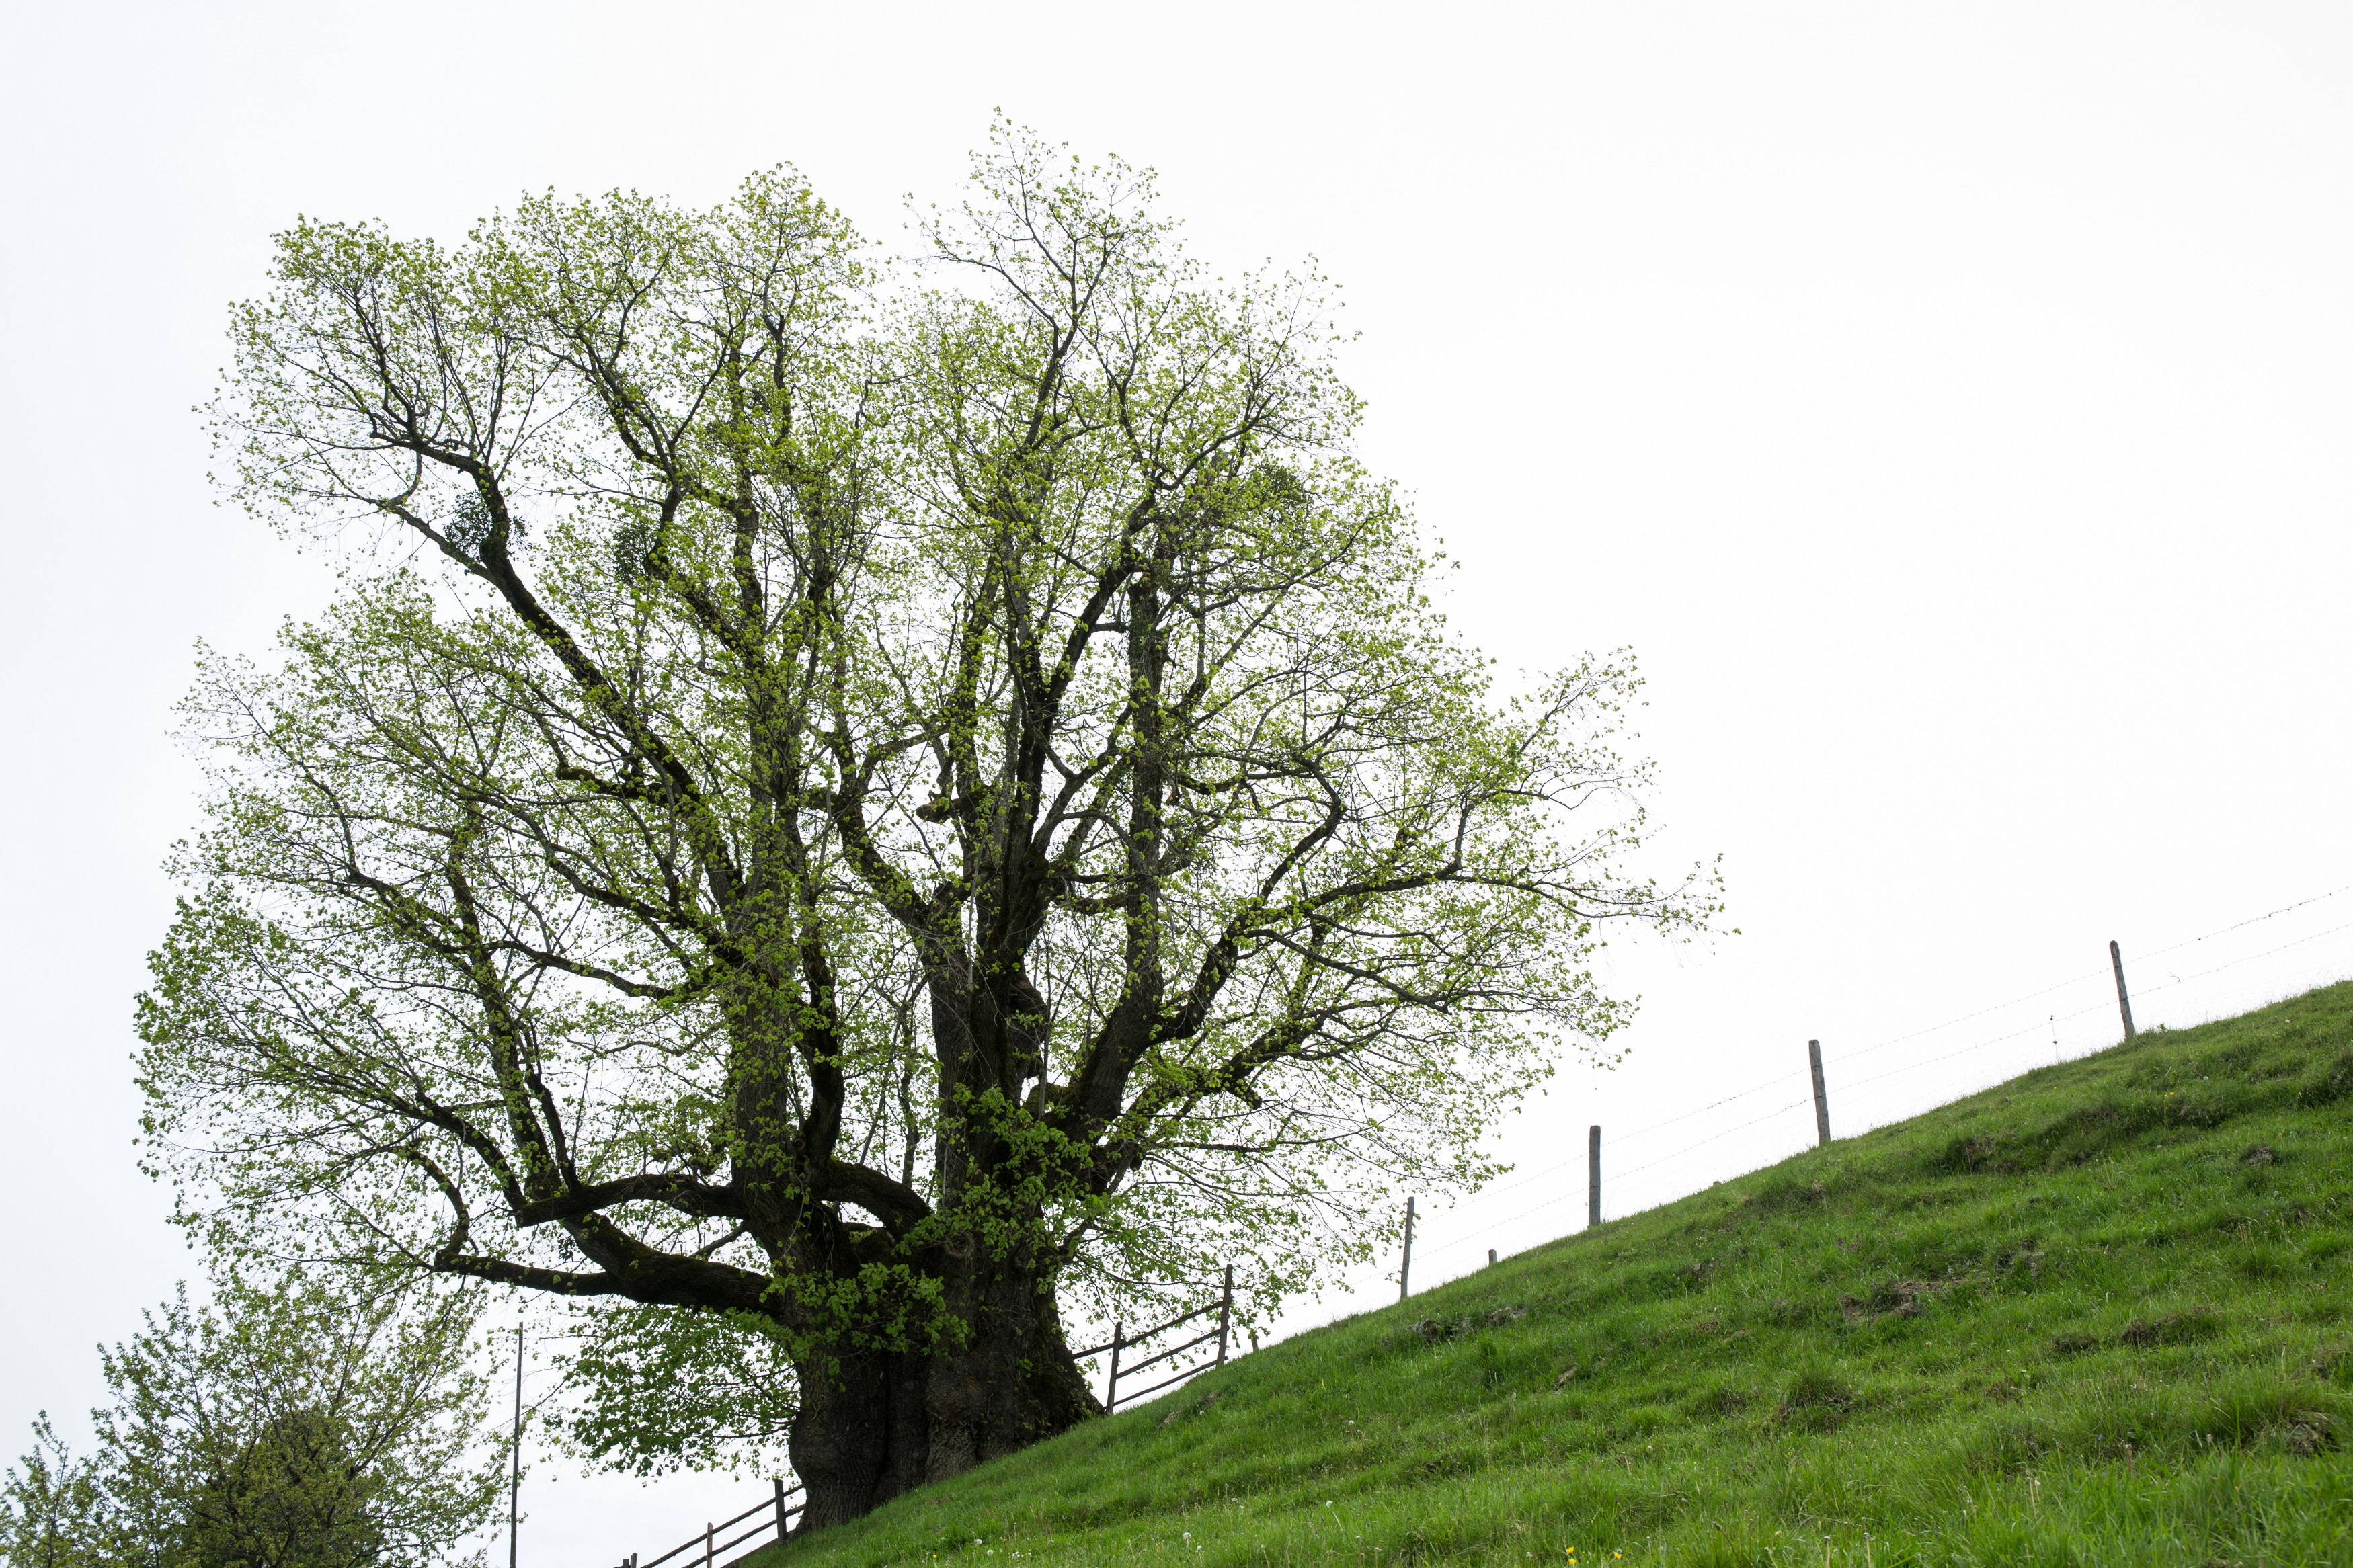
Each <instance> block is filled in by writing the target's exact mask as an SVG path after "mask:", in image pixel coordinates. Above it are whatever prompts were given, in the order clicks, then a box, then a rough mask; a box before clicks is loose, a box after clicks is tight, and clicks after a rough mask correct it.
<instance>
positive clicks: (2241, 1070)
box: [760, 984, 2353, 1568]
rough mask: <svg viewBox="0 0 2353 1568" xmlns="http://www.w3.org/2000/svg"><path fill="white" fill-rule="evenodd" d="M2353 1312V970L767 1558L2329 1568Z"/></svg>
mask: <svg viewBox="0 0 2353 1568" xmlns="http://www.w3.org/2000/svg"><path fill="white" fill-rule="evenodd" d="M2261 1151H2269V1152H2270V1154H2269V1156H2268V1157H2267V1156H2266V1155H2265V1154H2264V1153H2263V1152H2261ZM2349 1316H2353V984H2341V985H2337V986H2333V987H2330V988H2328V989H2327V990H2323V991H2318V992H2315V993H2313V994H2310V995H2307V996H2303V997H2299V998H2297V999H2295V1000H2294V1001H2292V1002H2286V1003H2283V1004H2281V1005H2277V1006H2274V1007H2271V1008H2267V1009H2265V1010H2263V1011H2262V1012H2259V1013H2254V1014H2251V1015H2249V1016H2245V1017H2243V1018H2236V1019H2231V1020H2228V1021H2225V1022H2222V1023H2218V1024H2211V1025H2208V1026H2203V1027H2200V1028H2197V1029H2190V1030H2185V1031H2181V1032H2178V1033H2164V1032H2160V1033H2158V1034H2154V1035H2145V1036H2143V1037H2140V1039H2138V1040H2137V1041H2136V1042H2134V1043H2133V1044H2131V1045H2129V1046H2125V1047H2118V1048H2116V1049H2113V1050H2110V1051H2106V1052H2104V1053H2103V1054H2101V1055H2099V1056H2096V1057H2092V1058H2086V1059H2084V1060H2082V1061H2077V1062H2072V1063H2069V1064H2067V1065H2065V1066H2063V1067H2052V1068H2042V1069H2040V1070H2038V1071H2035V1072H2031V1073H2029V1074H2027V1075H2026V1076H2025V1077H2023V1078H2021V1079H2014V1080H2012V1081H2010V1082H2009V1083H2006V1084H2002V1085H2000V1087H1998V1088H1995V1089H1989V1090H1988V1091H1987V1092H1985V1093H1983V1094H1979V1095H1978V1096H1976V1097H1974V1098H1972V1099H1969V1100H1962V1101H1959V1102H1957V1103H1956V1104H1953V1105H1948V1106H1946V1107H1944V1108H1943V1109H1941V1110H1936V1111H1933V1112H1931V1113H1929V1114H1928V1115H1926V1116H1923V1117H1920V1118H1918V1119H1916V1120H1915V1121H1909V1122H1906V1123H1904V1124H1903V1125H1901V1126H1896V1127H1890V1128H1884V1129H1882V1130H1881V1131H1877V1132H1873V1133H1871V1134H1869V1135H1867V1136H1865V1137H1862V1138H1856V1139H1852V1140H1850V1141H1847V1142H1840V1143H1837V1144H1834V1145H1832V1146H1831V1148H1829V1149H1827V1150H1820V1151H1816V1152H1810V1153H1807V1154H1802V1155H1799V1156H1798V1157H1797V1158H1795V1159H1791V1160H1788V1161H1785V1162H1784V1163H1781V1164H1779V1165H1777V1166H1774V1167H1772V1168H1770V1169H1768V1170H1765V1171H1760V1172H1757V1173H1755V1174H1753V1175H1749V1176H1746V1177H1742V1178H1741V1179H1739V1180H1737V1181H1732V1182H1726V1183H1724V1184H1721V1185H1719V1186H1715V1187H1711V1188H1709V1189H1708V1190H1707V1191H1705V1192H1703V1193H1698V1194H1694V1195H1693V1196H1691V1197H1689V1198H1686V1199H1684V1200H1683V1201H1682V1202H1680V1203H1676V1204H1671V1205H1667V1206H1665V1207H1663V1208H1659V1209H1654V1210H1652V1211H1651V1212H1650V1213H1647V1214H1642V1215H1635V1216H1634V1217H1632V1218H1630V1219H1624V1220H1618V1221H1614V1222H1612V1223H1610V1224H1609V1225H1605V1226H1601V1227H1600V1228H1599V1229H1598V1230H1593V1231H1588V1232H1584V1233H1582V1234H1579V1235H1577V1236H1574V1237H1567V1238H1564V1239H1562V1240H1560V1241H1556V1242H1553V1243H1551V1244H1549V1245H1548V1246H1546V1247H1538V1248H1536V1249H1535V1251H1532V1252H1528V1253H1525V1254H1522V1255H1521V1256H1519V1257H1517V1258H1507V1259H1505V1260H1504V1262H1503V1263H1502V1264H1500V1265H1498V1266H1496V1267H1494V1268H1488V1269H1484V1270H1482V1271H1481V1272H1480V1273H1478V1274H1475V1275H1473V1276H1472V1277H1470V1278H1468V1279H1461V1280H1457V1281H1455V1282H1454V1283H1452V1284H1450V1285H1447V1286H1444V1287H1441V1288H1440V1289H1434V1290H1431V1291H1429V1292H1427V1293H1426V1294H1423V1295H1420V1296H1417V1297H1416V1298H1414V1300H1412V1301H1410V1302H1409V1303H1407V1304H1405V1305H1403V1306H1400V1307H1396V1308H1392V1309H1389V1310H1384V1311H1379V1312H1373V1313H1368V1314H1366V1315H1364V1316H1361V1317H1357V1318H1352V1319H1349V1320H1347V1321H1343V1322H1340V1323H1336V1324H1334V1325H1333V1326H1331V1327H1330V1328H1327V1329H1324V1330H1320V1331H1315V1332H1314V1333H1309V1334H1304V1335H1302V1336H1300V1337H1299V1338H1297V1339H1293V1340H1290V1341H1287V1342H1283V1343H1282V1344H1279V1345H1274V1346H1271V1347H1270V1348H1269V1349H1267V1350H1265V1351H1263V1352H1259V1353H1257V1354H1254V1355H1250V1356H1247V1357H1244V1358H1242V1359H1241V1360H1240V1361H1238V1362H1236V1363H1232V1364H1230V1365H1229V1366H1227V1367H1225V1368H1224V1369H1222V1370H1220V1371H1218V1372H1215V1373H1210V1374H1208V1375H1207V1376H1205V1377H1202V1378H1200V1379H1198V1380H1197V1381H1196V1382H1195V1383H1193V1384H1190V1385H1189V1386H1187V1388H1186V1389H1184V1390H1182V1391H1181V1392H1179V1393H1178V1394H1176V1395H1174V1396H1172V1397H1170V1398H1167V1399H1165V1400H1162V1401H1159V1402H1157V1403H1155V1404H1153V1405H1147V1406H1145V1407H1144V1408H1142V1409H1139V1410H1136V1411H1133V1412H1129V1413H1123V1414H1122V1415H1117V1416H1115V1417H1113V1418H1111V1419H1108V1420H1103V1421H1097V1422H1092V1423H1090V1424H1089V1425H1087V1426H1084V1427H1082V1428H1080V1429H1078V1430H1076V1431H1073V1432H1071V1433H1069V1434H1067V1435H1066V1436H1062V1437H1060V1438H1058V1439H1056V1440H1055V1441H1053V1442H1050V1443H1045V1444H1040V1445H1039V1447H1035V1448H1032V1449H1030V1450H1029V1451H1027V1452H1025V1453H1022V1454H1019V1455H1017V1456H1015V1457H1014V1458H1010V1459H1007V1460H1002V1461H999V1462H997V1463H995V1464H991V1465H988V1466H986V1467H984V1468H981V1469H979V1470H976V1471H974V1472H973V1473H971V1474H969V1475H966V1476H964V1477H961V1478H959V1479H956V1480H955V1481H952V1482H948V1483H944V1484H942V1485H939V1486H935V1487H931V1488H927V1489H924V1490H923V1491H922V1492H919V1493H916V1494H914V1495H912V1496H910V1497H907V1498H903V1499H901V1500H898V1501H897V1502H895V1503H893V1504H892V1505H891V1506H889V1507H887V1508H884V1509H882V1510H879V1511H878V1512H877V1513H876V1514H874V1515H873V1516H872V1517H871V1518H870V1519H868V1520H866V1521H861V1522H860V1523H859V1524H858V1525H855V1526H852V1527H849V1528H845V1529H842V1530H840V1531H835V1532H832V1533H830V1534H828V1535H824V1536H819V1537H815V1538H812V1539H810V1540H808V1541H806V1542H794V1543H791V1544H789V1545H787V1546H785V1547H781V1548H777V1549H775V1551H774V1552H772V1553H770V1554H769V1555H767V1556H766V1557H765V1558H763V1559H762V1560H760V1568H786V1564H790V1565H791V1568H810V1565H824V1568H837V1565H839V1568H848V1565H849V1564H870V1563H871V1564H880V1563H929V1562H931V1561H933V1560H934V1557H937V1558H939V1559H941V1560H943V1561H944V1560H951V1559H962V1560H964V1561H965V1563H968V1564H969V1568H979V1565H980V1564H981V1563H985V1562H987V1561H989V1560H990V1558H991V1557H992V1556H993V1557H995V1558H997V1559H1002V1560H1005V1561H1007V1562H1008V1563H1009V1562H1010V1561H1011V1560H1012V1559H1013V1558H1014V1557H1016V1556H1018V1558H1020V1559H1021V1560H1022V1561H1023V1562H1025V1563H1028V1562H1035V1563H1196V1564H1226V1563H1232V1564H1242V1563H1255V1564H1268V1563H1294V1562H1297V1563H1324V1562H1340V1563H1357V1562H1365V1563H1375V1562H1377V1563H1398V1562H1408V1561H1424V1562H1446V1563H1526V1562H1530V1561H1549V1562H1552V1563H1567V1562H1570V1561H1575V1562H1577V1563H1588V1564H1599V1565H1605V1568H1606V1565H1609V1564H1613V1563H1627V1564H1631V1563H1725V1564H1728V1563H1856V1564H1863V1563H1871V1564H1876V1565H1879V1568H1887V1565H1890V1564H1898V1563H2001V1564H2013V1563H2019V1564H2022V1563H2084V1564H2094V1563H2096V1564H2102V1565H2107V1564H2125V1563H2188V1564H2207V1563H2214V1564H2223V1563H2249V1564H2253V1563H2353V1353H2348V1352H2353V1321H2348V1317H2349ZM1570 1369H1574V1375H1570V1376H1567V1377H1566V1380H1565V1381H1564V1374H1565V1373H1568V1372H1569V1371H1570ZM2340 1439H2341V1441H2342V1443H2343V1445H2344V1446H2343V1447H2340V1446H2339V1443H2340ZM1621 1553H1622V1555H1620V1554H1621Z"/></svg>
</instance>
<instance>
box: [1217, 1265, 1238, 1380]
mask: <svg viewBox="0 0 2353 1568" xmlns="http://www.w3.org/2000/svg"><path fill="white" fill-rule="evenodd" d="M1233 1317H1234V1266H1233V1265H1232V1264H1230V1263H1229V1264H1227V1265H1226V1293H1225V1294H1224V1295H1222V1296H1220V1297H1219V1298H1218V1364H1219V1366H1223V1365H1225V1364H1226V1325H1227V1324H1228V1323H1229V1322H1231V1321H1233Z"/></svg>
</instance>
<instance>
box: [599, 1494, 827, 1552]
mask: <svg viewBox="0 0 2353 1568" xmlns="http://www.w3.org/2000/svg"><path fill="white" fill-rule="evenodd" d="M800 1489H801V1484H800V1482H798V1481H795V1482H794V1483H793V1484H792V1485H791V1486H789V1487H788V1486H786V1485H785V1483H784V1481H783V1479H781V1478H779V1479H777V1481H776V1495H775V1496H774V1497H773V1498H763V1499H762V1500H760V1501H758V1502H755V1503H754V1504H753V1505H752V1506H751V1507H750V1508H747V1509H745V1510H744V1511H743V1512H742V1513H739V1514H737V1515H736V1516H735V1517H734V1518H733V1519H723V1520H721V1521H719V1522H717V1523H716V1524H706V1525H704V1526H703V1527H702V1534H701V1535H697V1536H692V1537H690V1538H689V1539H688V1540H686V1541H685V1542H681V1543H680V1544H679V1545H676V1546H673V1547H671V1548H670V1550H669V1551H668V1552H663V1553H662V1554H661V1555H660V1556H659V1557H650V1558H648V1559H647V1560H646V1561H645V1562H644V1563H639V1562H638V1554H637V1553H636V1552H630V1553H629V1555H628V1558H627V1559H626V1560H625V1561H624V1562H623V1563H621V1568H658V1564H660V1563H667V1562H669V1561H670V1559H671V1558H673V1557H676V1556H678V1555H679V1554H680V1553H681V1552H692V1551H695V1550H696V1549H698V1548H700V1549H701V1551H702V1557H701V1558H700V1559H699V1560H698V1559H696V1558H691V1557H690V1558H688V1559H686V1562H687V1563H696V1562H698V1561H699V1562H700V1564H701V1568H726V1564H723V1563H721V1562H720V1560H719V1554H720V1553H721V1552H733V1551H734V1550H735V1549H736V1548H737V1547H739V1546H741V1545H743V1544H744V1542H747V1541H749V1540H751V1539H752V1538H753V1537H754V1536H756V1535H765V1534H766V1533H767V1532H768V1531H769V1530H770V1529H771V1528H774V1529H775V1531H776V1539H777V1540H778V1541H782V1540H784V1539H785V1537H786V1533H787V1532H788V1531H789V1530H790V1528H791V1521H792V1517H793V1515H795V1514H797V1513H798V1512H800V1510H802V1509H804V1508H806V1507H807V1506H808V1505H807V1503H806V1502H797V1503H795V1504H793V1505H792V1506H791V1507H789V1508H787V1507H786V1506H785V1500H786V1498H788V1497H791V1496H792V1495H793V1494H794V1493H795V1492H797V1491H799V1490H800ZM771 1510H774V1513H773V1517H774V1520H775V1523H774V1525H773V1527H772V1526H771V1524H770V1523H769V1521H766V1520H763V1521H760V1522H759V1523H758V1524H755V1525H754V1526H753V1527H752V1528H751V1529H749V1530H747V1531H744V1533H743V1534H741V1535H738V1536H734V1537H732V1538H730V1539H728V1540H725V1541H722V1540H720V1539H719V1537H720V1533H721V1532H722V1531H729V1530H733V1529H734V1528H735V1527H736V1526H737V1525H739V1524H741V1523H743V1522H744V1521H745V1520H747V1519H749V1518H751V1517H752V1516H753V1515H754V1514H755V1513H769V1512H770V1511H771ZM750 1555H752V1553H751V1552H744V1556H743V1557H731V1558H729V1559H727V1563H728V1564H732V1563H740V1562H742V1561H743V1560H744V1557H749V1556H750ZM680 1568H685V1564H684V1563H681V1565H680Z"/></svg>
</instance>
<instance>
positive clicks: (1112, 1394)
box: [1103, 1319, 1127, 1415]
mask: <svg viewBox="0 0 2353 1568" xmlns="http://www.w3.org/2000/svg"><path fill="white" fill-rule="evenodd" d="M1126 1334H1127V1325H1126V1324H1125V1323H1123V1322H1121V1321H1118V1320H1117V1319H1113V1321H1112V1325H1111V1376H1110V1377H1109V1378H1107V1379H1105V1380H1104V1382H1103V1414H1104V1415H1110V1414H1111V1413H1112V1411H1113V1410H1115V1409H1117V1408H1118V1406H1119V1352H1120V1348H1121V1347H1122V1346H1123V1345H1124V1344H1126V1343H1127V1340H1126Z"/></svg>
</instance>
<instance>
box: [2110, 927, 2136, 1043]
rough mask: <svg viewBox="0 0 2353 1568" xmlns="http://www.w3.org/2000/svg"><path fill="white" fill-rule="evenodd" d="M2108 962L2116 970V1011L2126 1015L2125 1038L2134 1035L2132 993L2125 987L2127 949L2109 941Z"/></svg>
mask: <svg viewBox="0 0 2353 1568" xmlns="http://www.w3.org/2000/svg"><path fill="white" fill-rule="evenodd" d="M2108 962H2109V963H2112V964H2114V965H2116V1011H2117V1012H2119V1013H2122V1014H2123V1015H2124V1016H2125V1038H2126V1039H2127V1040H2129V1039H2131V1038H2132V1037H2133V1025H2132V994H2131V993H2130V992H2128V991H2126V989H2125V950H2124V949H2123V948H2120V947H2118V946H2117V945H2116V943H2115V942H2110V943H2108Z"/></svg>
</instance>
